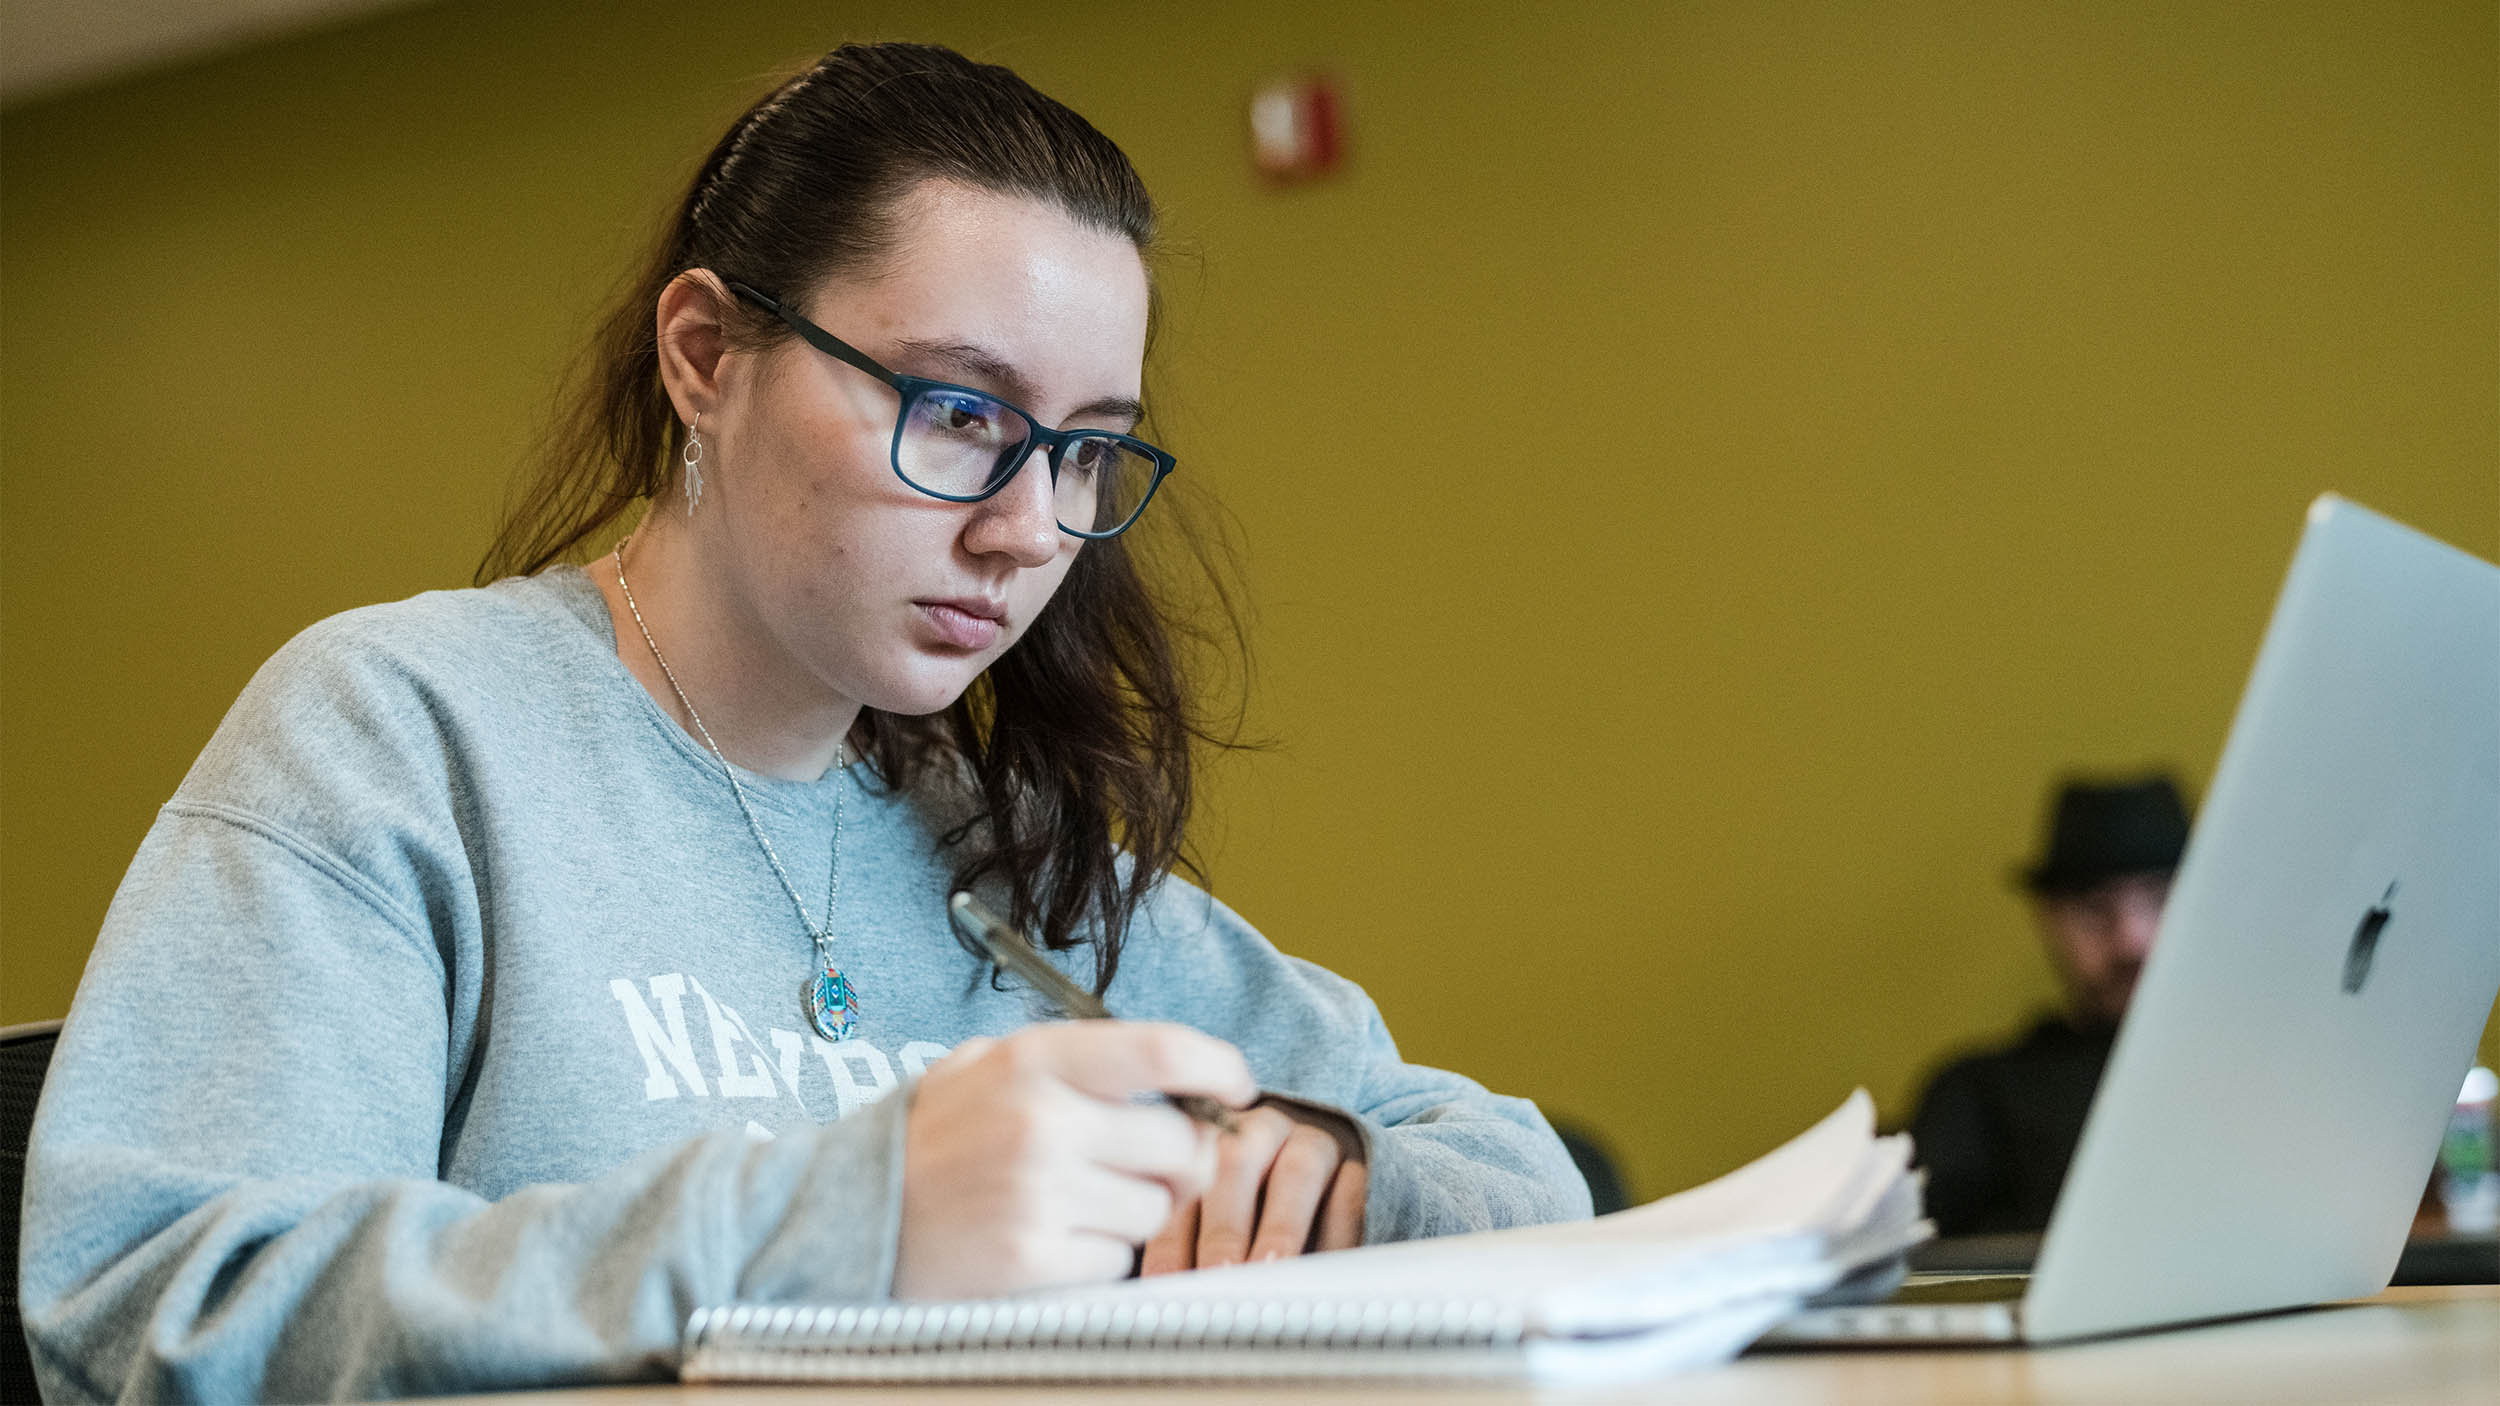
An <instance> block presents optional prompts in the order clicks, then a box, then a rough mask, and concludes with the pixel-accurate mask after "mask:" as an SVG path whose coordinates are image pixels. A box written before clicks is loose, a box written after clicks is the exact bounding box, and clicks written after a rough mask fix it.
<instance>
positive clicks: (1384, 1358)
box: [684, 1300, 1528, 1381]
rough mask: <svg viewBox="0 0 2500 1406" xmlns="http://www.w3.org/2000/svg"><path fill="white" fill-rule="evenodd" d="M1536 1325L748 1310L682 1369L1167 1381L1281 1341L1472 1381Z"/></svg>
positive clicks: (1250, 1362)
mask: <svg viewBox="0 0 2500 1406" xmlns="http://www.w3.org/2000/svg"><path fill="white" fill-rule="evenodd" d="M1527 1330H1528V1323H1527V1319H1526V1315H1525V1314H1524V1313H1522V1312H1521V1311H1520V1310H1519V1309H1517V1308H1515V1307H1505V1306H1501V1305H1497V1304H1487V1303H1471V1302H1458V1301H1448V1302H1435V1301H1412V1302H1383V1301H1377V1300H1375V1301H1371V1302H1326V1301H1320V1302H1297V1303H1282V1304H1279V1303H1249V1302H1243V1303H1235V1302H1228V1301H1217V1300H1208V1301H1187V1300H1166V1301H1161V1302H1153V1303H1137V1304H1111V1303H1101V1302H1093V1303H1073V1304H1059V1303H1052V1302H1049V1301H1047V1300H1043V1301H1035V1302H1024V1303H1013V1302H1009V1303H999V1302H989V1303H935V1304H854V1305H835V1306H823V1307H785V1306H770V1305H759V1304H737V1305H731V1306H728V1307H724V1308H709V1309H702V1310H698V1311H697V1312H696V1313H695V1314H694V1316H693V1317H692V1318H691V1319H689V1320H688V1322H687V1324H686V1343H687V1347H688V1349H689V1351H688V1355H687V1359H686V1363H685V1370H684V1375H685V1377H686V1379H687V1380H689V1381H697V1380H736V1379H741V1378H753V1377H759V1376H761V1377H782V1378H791V1377H803V1378H814V1379H819V1380H822V1379H827V1378H838V1377H892V1376H897V1375H904V1374H908V1375H912V1376H924V1375H925V1376H949V1377H958V1376H960V1377H972V1376H982V1377H993V1378H994V1377H998V1376H1029V1375H1057V1374H1061V1373H1064V1372H1067V1371H1068V1370H1069V1369H1070V1368H1071V1367H1080V1366H1084V1365H1086V1364H1091V1366H1092V1367H1093V1368H1094V1369H1095V1370H1097V1371H1098V1370H1099V1369H1101V1368H1103V1367H1107V1366H1109V1365H1110V1364H1111V1363H1112V1362H1114V1361H1116V1362H1119V1363H1121V1364H1124V1366H1125V1368H1126V1372H1125V1373H1124V1375H1138V1376H1161V1375H1166V1374H1167V1373H1170V1372H1173V1371H1176V1370H1178V1369H1180V1368H1181V1366H1182V1364H1181V1363H1180V1362H1178V1361H1174V1362H1171V1363H1170V1364H1168V1365H1157V1364H1156V1359H1157V1358H1158V1357H1162V1356H1167V1355H1168V1356H1170V1357H1173V1358H1176V1359H1177V1358H1180V1357H1182V1356H1187V1357H1189V1358H1191V1359H1193V1360H1194V1361H1195V1362H1196V1363H1197V1364H1198V1366H1199V1367H1201V1368H1202V1369H1203V1368H1207V1367H1212V1366H1215V1365H1216V1364H1215V1362H1214V1361H1213V1359H1211V1358H1209V1357H1208V1356H1207V1355H1208V1354H1218V1353H1220V1354H1226V1358H1225V1362H1224V1365H1225V1367H1226V1368H1227V1370H1228V1371H1230V1372H1233V1373H1239V1372H1242V1371H1244V1370H1245V1369H1249V1370H1252V1371H1253V1373H1254V1374H1258V1373H1257V1372H1256V1369H1257V1368H1258V1367H1259V1366H1260V1365H1262V1364H1264V1363H1266V1362H1269V1361H1273V1362H1274V1364H1275V1365H1276V1366H1278V1367H1283V1366H1285V1365H1286V1360H1287V1359H1280V1358H1277V1357H1276V1354H1275V1350H1276V1349H1279V1348H1284V1349H1292V1350H1298V1351H1300V1352H1306V1353H1307V1352H1322V1353H1326V1354H1328V1355H1329V1356H1330V1357H1331V1358H1334V1359H1337V1360H1339V1361H1340V1362H1342V1363H1343V1364H1344V1365H1345V1366H1346V1367H1347V1368H1349V1369H1350V1373H1349V1374H1351V1375H1371V1372H1369V1371H1366V1370H1364V1369H1363V1368H1362V1367H1360V1366H1357V1365H1355V1360H1357V1359H1360V1358H1364V1357H1368V1356H1372V1355H1373V1354H1378V1355H1379V1357H1380V1359H1381V1361H1380V1366H1381V1368H1383V1369H1387V1368H1389V1367H1390V1366H1391V1364H1392V1362H1393V1361H1394V1362H1395V1363H1396V1364H1397V1366H1396V1370H1397V1372H1398V1374H1400V1375H1404V1374H1407V1373H1411V1372H1413V1371H1415V1370H1416V1369H1417V1368H1420V1367H1426V1366H1427V1365H1428V1364H1429V1363H1430V1362H1431V1361H1432V1360H1433V1359H1441V1360H1442V1362H1443V1365H1444V1366H1445V1368H1446V1367H1450V1366H1458V1365H1459V1364H1462V1363H1463V1364H1467V1368H1466V1370H1464V1371H1463V1374H1464V1375H1475V1374H1476V1373H1477V1372H1479V1371H1482V1370H1484V1369H1485V1368H1487V1367H1490V1366H1491V1365H1493V1363H1495V1362H1497V1361H1499V1360H1501V1359H1504V1358H1507V1357H1509V1356H1510V1355H1512V1354H1513V1353H1516V1352H1517V1351H1519V1350H1520V1349H1521V1346H1522V1344H1523V1343H1524V1341H1525V1339H1526V1337H1527ZM1236 1352H1238V1353H1241V1354H1245V1355H1244V1356H1242V1357H1233V1356H1231V1354H1233V1353H1236ZM1418 1354H1421V1356H1418ZM1445 1354H1446V1356H1445ZM1094 1374H1095V1372H1094V1371H1080V1372H1079V1373H1078V1375H1094ZM1191 1374H1192V1375H1194V1373H1191Z"/></svg>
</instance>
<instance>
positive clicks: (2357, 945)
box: [2344, 883, 2396, 995]
mask: <svg viewBox="0 0 2500 1406" xmlns="http://www.w3.org/2000/svg"><path fill="white" fill-rule="evenodd" d="M2395 899H2396V886H2395V884H2393V883H2390V884H2388V886H2387V892H2386V893H2384V894H2381V895H2380V896H2379V901H2378V902H2377V903H2376V904H2374V905H2372V906H2371V908H2370V911H2369V912H2367V913H2364V914H2362V915H2361V926H2359V927H2357V928H2354V929H2353V930H2352V947H2351V949H2350V950H2349V951H2347V952H2345V953H2344V992H2345V994H2346V995H2350V994H2352V993H2353V992H2356V991H2359V990H2360V989H2361V983H2362V982H2365V981H2367V980H2369V979H2370V958H2371V957H2372V956H2373V955H2375V954H2376V953H2377V951H2378V935H2379V933H2380V932H2382V931H2383V930H2385V928H2386V927H2387V920H2388V919H2389V918H2392V917H2394V916H2395V914H2394V913H2393V912H2392V911H2391V910H2390V909H2389V908H2388V906H2387V905H2388V904H2390V903H2393V902H2394V901H2395Z"/></svg>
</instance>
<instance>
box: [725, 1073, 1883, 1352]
mask: <svg viewBox="0 0 2500 1406" xmlns="http://www.w3.org/2000/svg"><path fill="white" fill-rule="evenodd" d="M1909 1160H1910V1147H1909V1141H1908V1139H1906V1138H1904V1137H1900V1136H1892V1137H1881V1138H1879V1137H1877V1136H1875V1109H1874V1103H1873V1101H1872V1100H1870V1099H1869V1098H1868V1097H1867V1095H1866V1093H1865V1091H1864V1090H1860V1091H1858V1092H1857V1093H1854V1094H1852V1095H1851V1096H1850V1097H1849V1099H1848V1100H1847V1101H1846V1102H1844V1103H1843V1104H1842V1105H1841V1106H1840V1107H1839V1108H1838V1109H1836V1110H1834V1111H1833V1112H1832V1113H1831V1114H1830V1115H1829V1116H1828V1117H1826V1118H1824V1119H1823V1120H1822V1121H1821V1122H1820V1123H1817V1124H1816V1125H1815V1126H1814V1127H1812V1128H1810V1129H1808V1130H1807V1131H1805V1132H1804V1133H1802V1134H1800V1135H1799V1136H1797V1137H1796V1138H1795V1139H1793V1140H1791V1141H1790V1142H1788V1143H1787V1144H1785V1145H1783V1146H1782V1147H1780V1148H1779V1149H1777V1150H1776V1151H1774V1152H1772V1153H1770V1154H1768V1155H1767V1156H1764V1157H1762V1158H1760V1159H1759V1160H1757V1161H1755V1162H1753V1163H1750V1164H1749V1165H1747V1166H1745V1167H1743V1168H1740V1169H1739V1170H1737V1171H1735V1172H1731V1173H1729V1174H1728V1175H1727V1176H1724V1177H1721V1178H1720V1179H1719V1180H1717V1181H1714V1182H1710V1183H1708V1184H1706V1185H1704V1186H1700V1187H1696V1188H1694V1189H1693V1190H1691V1191H1687V1192H1684V1193H1682V1194H1680V1195H1677V1196H1670V1197H1668V1198H1666V1199H1665V1200H1661V1201H1654V1202H1651V1203H1650V1204H1648V1205H1646V1206H1639V1207H1635V1208H1633V1209H1631V1210H1627V1211H1620V1212H1617V1213H1616V1214H1614V1215H1610V1216H1603V1217H1600V1218H1598V1219H1596V1220H1590V1221H1576V1222H1571V1223H1567V1224H1562V1225H1549V1226H1532V1227H1524V1228H1521V1229H1516V1230H1500V1231H1487V1232H1482V1233H1479V1234H1473V1235H1455V1236H1447V1237H1444V1238H1441V1239H1435V1240H1418V1241H1408V1242H1405V1243H1401V1244H1394V1245H1377V1246H1366V1247H1364V1248H1361V1249H1355V1250H1343V1251H1338V1252H1336V1253H1333V1254H1323V1255H1311V1256H1307V1257H1304V1258H1301V1259H1294V1260H1279V1261H1270V1262H1267V1263H1262V1264H1254V1265H1238V1266H1233V1267H1229V1268H1225V1269H1215V1270H1201V1271H1198V1272H1195V1273H1188V1274H1175V1275H1165V1276H1158V1277H1156V1278H1153V1279H1142V1280H1131V1281H1128V1282H1126V1283H1122V1284H1118V1285H1112V1286H1105V1287H1093V1288H1085V1289H1076V1290H1063V1291H1058V1292H1053V1293H1045V1294H1034V1295H1027V1296H1021V1297H1016V1298H1005V1299H989V1300H982V1301H977V1302H967V1303H926V1304H896V1303H860V1304H822V1305H790V1304H732V1305H726V1306H721V1307H715V1308H706V1309H703V1310H700V1311H698V1312H697V1313H696V1314H695V1315H694V1316H693V1318H692V1319H691V1320H690V1321H689V1323H688V1324H687V1329H686V1355H685V1360H684V1365H683V1370H682V1374H683V1376H684V1377H685V1379H686V1380H688V1381H855V1382H904V1381H1156V1380H1208V1381H1240V1380H1304V1381H1316V1380H1331V1379H1336V1380H1347V1379H1382V1378H1396V1379H1406V1380H1437V1381H1454V1380H1484V1381H1532V1382H1558V1383H1559V1382H1573V1383H1579V1382H1602V1381H1610V1380H1627V1379H1632V1378H1640V1377H1651V1376H1656V1375H1659V1374H1663V1373H1666V1372H1670V1371H1675V1370H1679V1369H1684V1368H1690V1367H1695V1366H1702V1365H1707V1364H1710V1363H1715V1362H1720V1361H1724V1360H1725V1359H1727V1358H1729V1357H1732V1356H1734V1355H1735V1354H1736V1353H1738V1352H1740V1351H1742V1350H1743V1349H1744V1347H1745V1346H1746V1344H1748V1343H1750V1342H1752V1341H1753V1340H1754V1339H1755V1338H1757V1337H1759V1336H1760V1335H1761V1334H1762V1333H1764V1332H1765V1331H1767V1330H1768V1329H1769V1328H1770V1327H1771V1326H1772V1325H1773V1324H1775V1323H1777V1322H1778V1321H1779V1320H1780V1319H1782V1318H1784V1317H1786V1316H1787V1315H1788V1314H1790V1313H1792V1312H1794V1311H1795V1310H1796V1309H1797V1308H1798V1307H1800V1306H1801V1305H1802V1304H1804V1303H1805V1301H1806V1300H1808V1299H1811V1298H1818V1297H1820V1298H1822V1299H1823V1300H1825V1301H1830V1300H1831V1299H1833V1298H1834V1297H1835V1296H1847V1297H1855V1296H1857V1295H1858V1294H1859V1293H1860V1292H1863V1293H1865V1294H1866V1295H1868V1296H1880V1294H1881V1293H1882V1292H1883V1291H1884V1290H1887V1289H1889V1288H1890V1287H1891V1284H1892V1282H1893V1280H1895V1279H1896V1278H1897V1277H1898V1267H1899V1264H1900V1261H1901V1256H1902V1254H1903V1253H1904V1252H1905V1251H1906V1250H1908V1248H1909V1247H1910V1246H1911V1245H1913V1244H1916V1243H1917V1242H1918V1241H1920V1240H1923V1239H1925V1238H1926V1237H1927V1236H1928V1235H1929V1234H1930V1233H1931V1232H1930V1229H1929V1227H1928V1225H1927V1222H1926V1221H1925V1220H1924V1219H1922V1218H1921V1215H1920V1209H1919V1186H1918V1181H1917V1178H1916V1176H1915V1174H1914V1173H1912V1172H1911V1171H1910V1170H1909Z"/></svg>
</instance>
